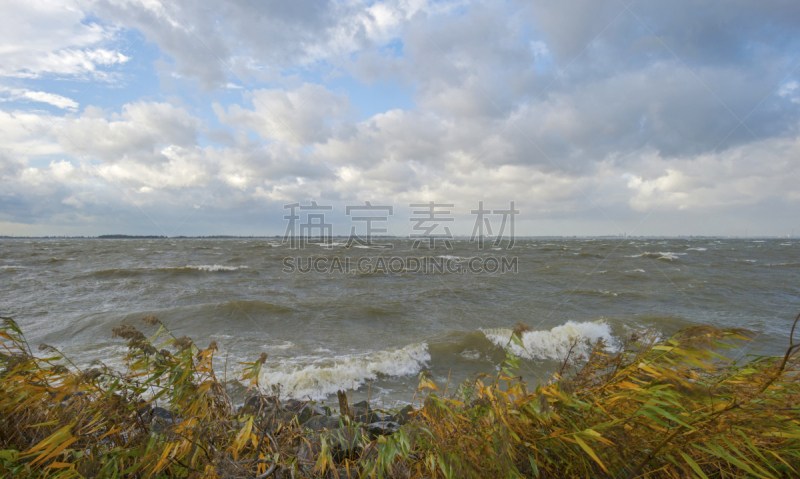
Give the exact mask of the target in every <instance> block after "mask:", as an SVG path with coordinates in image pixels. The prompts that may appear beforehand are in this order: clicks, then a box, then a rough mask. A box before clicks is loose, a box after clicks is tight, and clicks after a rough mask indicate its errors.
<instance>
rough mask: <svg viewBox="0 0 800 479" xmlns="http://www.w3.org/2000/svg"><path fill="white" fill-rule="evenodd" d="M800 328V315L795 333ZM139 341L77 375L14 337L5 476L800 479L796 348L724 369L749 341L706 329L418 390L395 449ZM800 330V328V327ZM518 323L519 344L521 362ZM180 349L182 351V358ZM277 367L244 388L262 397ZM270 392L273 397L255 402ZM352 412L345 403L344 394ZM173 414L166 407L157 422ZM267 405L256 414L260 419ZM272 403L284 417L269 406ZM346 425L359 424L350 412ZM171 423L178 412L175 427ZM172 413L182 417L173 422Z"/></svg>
mask: <svg viewBox="0 0 800 479" xmlns="http://www.w3.org/2000/svg"><path fill="white" fill-rule="evenodd" d="M798 319H800V316H799V317H798ZM144 323H145V324H146V326H148V327H154V328H155V327H158V331H157V332H156V333H155V334H153V336H152V337H150V338H147V337H146V336H145V335H144V334H143V333H141V332H140V331H138V330H137V329H136V328H134V327H133V326H131V325H123V326H119V327H117V328H115V329H114V336H116V337H120V338H122V339H125V340H127V342H128V346H129V354H128V356H127V358H126V364H127V369H126V371H124V372H116V371H113V370H112V369H110V368H108V367H105V366H103V365H98V367H97V368H94V369H88V370H86V369H85V370H81V369H79V368H78V367H76V366H75V365H74V364H72V363H70V362H69V360H68V359H67V358H64V357H63V356H62V355H61V354H60V353H59V352H58V351H57V350H55V348H52V347H50V346H47V345H42V346H40V347H39V350H40V351H41V353H40V355H41V354H44V355H46V356H47V357H37V356H35V355H34V353H33V351H32V350H31V349H30V346H29V345H28V343H27V342H26V341H25V338H24V336H23V334H22V331H21V330H20V328H19V327H18V326H17V324H16V323H15V322H14V321H13V320H11V319H9V318H3V323H2V326H1V327H0V337H2V340H3V342H2V346H0V473H2V474H4V475H6V476H14V477H103V478H105V477H120V478H122V477H192V478H200V477H209V478H211V477H220V478H221V477H258V478H262V479H263V478H267V477H292V478H305V477H365V478H366V477H376V478H377V477H387V478H417V477H427V478H483V477H485V478H500V477H538V478H571V477H582V478H583V477H592V478H594V477H601V478H602V477H613V478H626V477H627V478H633V477H653V478H661V477H699V478H738V477H753V478H756V477H758V478H779V477H798V475H800V472H798V471H800V423H799V422H798V420H800V414H799V413H800V410H799V409H798V402H799V401H800V384H798V354H797V351H798V350H799V349H800V344H795V343H794V342H793V336H794V328H793V330H792V336H791V337H790V344H789V346H788V348H787V350H786V353H785V355H784V356H782V357H748V358H747V361H746V362H743V363H738V362H735V361H732V360H730V359H728V356H730V355H727V356H726V355H724V354H720V351H721V350H722V348H725V349H727V350H729V348H732V347H735V346H736V345H737V344H739V343H741V342H742V341H747V340H748V337H749V336H750V333H749V332H748V331H744V330H720V329H716V328H712V327H692V328H689V329H686V330H684V331H681V332H680V333H678V334H677V335H675V336H674V337H672V338H669V339H666V340H661V339H659V338H658V336H657V335H655V334H652V333H638V334H634V335H632V336H631V337H630V338H627V340H626V341H625V342H624V344H622V346H621V347H619V348H617V350H615V351H610V350H609V349H608V348H606V345H604V344H603V343H602V342H600V343H598V344H596V345H595V347H594V349H593V352H592V353H591V355H590V356H589V357H585V358H583V357H574V355H569V356H568V357H567V358H566V359H565V361H564V364H563V365H562V367H561V370H560V371H559V372H558V373H556V374H554V376H553V377H552V378H551V380H549V381H548V382H546V383H540V384H538V385H536V386H535V387H533V386H532V385H528V384H526V383H525V382H523V381H522V380H521V378H520V377H519V376H518V371H519V367H520V360H519V359H518V358H516V357H515V356H514V355H513V353H512V352H511V348H507V350H508V352H507V354H506V360H505V362H504V363H503V365H502V368H501V372H500V373H499V374H498V375H497V376H496V377H488V376H481V377H477V378H473V379H471V380H469V381H467V382H465V383H463V384H461V385H459V386H457V387H454V388H452V389H454V391H450V389H451V387H450V385H449V384H448V385H445V386H444V390H439V388H438V387H437V386H436V385H435V384H433V383H432V382H431V381H430V380H429V379H428V378H427V377H426V376H425V375H421V376H420V386H419V390H418V397H420V398H421V399H420V400H419V401H420V404H419V408H418V409H417V410H416V411H413V412H412V413H411V415H410V418H409V422H408V423H406V424H405V425H404V426H402V427H401V428H400V429H399V430H396V431H393V434H390V435H377V436H376V435H375V434H372V433H371V432H369V431H368V430H367V429H366V428H364V427H362V426H359V425H358V424H357V423H356V422H355V421H356V420H357V417H356V416H355V415H354V414H353V413H351V414H350V415H341V416H339V420H338V421H336V424H335V425H331V427H330V430H327V429H325V430H321V431H313V430H311V429H309V428H307V427H305V426H304V425H301V422H302V419H301V417H300V416H301V415H302V414H301V413H300V412H301V410H305V408H303V406H304V405H301V407H300V408H298V409H297V410H296V411H294V412H292V411H287V410H286V409H285V408H281V407H278V406H277V403H271V402H270V401H272V400H270V399H268V398H266V397H262V396H259V397H258V398H257V399H258V400H257V401H256V402H255V403H250V404H251V406H249V407H245V408H242V409H239V410H238V411H237V410H235V408H234V406H233V404H232V401H231V399H230V397H229V396H228V393H227V391H226V387H225V384H224V381H220V380H219V378H217V377H216V375H215V373H214V368H213V365H214V354H215V352H216V345H215V344H214V343H213V342H212V343H211V345H209V347H207V348H205V349H201V348H199V347H198V346H196V345H195V344H193V343H192V341H191V340H190V339H189V338H186V337H182V338H176V337H174V336H172V334H171V333H170V332H169V331H168V330H167V329H166V328H164V326H163V325H162V324H161V323H160V321H159V320H158V319H157V318H155V317H153V316H148V317H146V318H144ZM796 324H797V320H796V321H795V325H796ZM524 330H525V327H524V325H518V327H517V329H515V333H514V334H513V335H512V338H511V341H513V342H515V343H516V344H517V345H519V346H520V347H521V346H522V342H521V341H520V339H519V338H520V336H521V334H522V333H523V331H524ZM169 349H171V350H172V351H170V350H169ZM265 361H266V355H262V357H261V358H260V359H258V360H257V361H254V362H252V363H248V364H246V365H245V366H246V369H245V373H244V375H243V377H242V378H240V379H241V380H242V381H245V382H247V383H248V384H249V385H250V387H251V388H254V389H255V390H256V391H258V389H259V388H258V375H259V371H260V368H261V366H262V365H263V364H264V363H265ZM259 394H260V392H259ZM340 399H341V396H340ZM156 404H162V405H166V406H167V407H168V409H159V408H156V407H154V406H155V405H156ZM252 404H256V405H257V407H252ZM270 404H271V405H270ZM345 409H347V407H346V405H345ZM165 411H167V412H168V414H166V415H165V414H163V413H164V412H165ZM173 414H174V416H172V415H173Z"/></svg>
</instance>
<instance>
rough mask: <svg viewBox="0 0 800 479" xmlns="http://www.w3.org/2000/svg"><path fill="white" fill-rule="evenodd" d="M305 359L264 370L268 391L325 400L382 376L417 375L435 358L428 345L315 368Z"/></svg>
mask: <svg viewBox="0 0 800 479" xmlns="http://www.w3.org/2000/svg"><path fill="white" fill-rule="evenodd" d="M303 359H304V358H297V359H295V360H294V361H284V362H282V363H281V364H280V365H279V366H277V367H275V368H271V369H265V370H262V372H261V377H260V383H261V384H262V385H266V386H267V387H269V386H274V385H278V384H280V387H281V394H282V395H284V396H287V397H292V398H298V399H299V398H311V399H314V400H322V399H325V398H326V397H327V396H328V395H329V394H333V393H335V392H336V391H337V390H339V389H346V388H351V387H355V388H358V387H359V386H361V385H362V384H364V383H365V382H367V381H370V380H374V379H376V378H377V377H378V376H395V377H400V376H406V375H413V374H417V373H418V372H419V371H420V370H421V369H422V366H423V365H425V363H427V362H428V361H430V359H431V356H430V354H429V353H428V345H427V344H424V343H420V344H411V345H409V346H406V347H404V348H400V349H388V350H384V351H375V352H371V353H366V354H359V355H345V356H336V357H333V358H324V359H318V360H314V361H313V362H312V363H311V364H308V363H305V364H303V362H302V361H303ZM306 359H308V358H306ZM298 362H299V363H298Z"/></svg>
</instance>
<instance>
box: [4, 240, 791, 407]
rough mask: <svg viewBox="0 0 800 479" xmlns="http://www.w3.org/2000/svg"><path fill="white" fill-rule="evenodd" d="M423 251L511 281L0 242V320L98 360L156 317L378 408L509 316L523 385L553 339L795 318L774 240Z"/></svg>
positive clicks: (783, 328) (262, 250)
mask: <svg viewBox="0 0 800 479" xmlns="http://www.w3.org/2000/svg"><path fill="white" fill-rule="evenodd" d="M393 243H394V244H395V250H394V251H392V252H387V251H385V250H381V249H345V248H342V247H337V248H334V249H332V250H326V249H323V248H321V247H318V246H313V245H312V246H310V247H308V248H307V249H306V250H304V251H302V252H301V253H300V254H302V255H303V256H308V255H309V254H313V255H315V256H321V255H322V256H326V257H328V258H332V257H333V256H337V255H338V256H340V257H343V256H350V257H351V258H355V259H357V258H359V257H362V256H369V257H376V256H379V255H385V256H389V255H398V256H407V255H414V256H418V255H421V254H422V253H423V252H419V251H413V250H411V242H408V241H402V240H397V241H393ZM424 254H426V255H439V254H442V255H447V256H453V257H459V258H473V257H481V258H486V257H491V256H501V255H504V256H507V257H512V256H516V257H518V258H519V260H518V261H519V263H518V265H519V272H518V273H517V274H504V275H501V274H488V273H484V274H479V275H473V274H453V273H437V274H422V273H411V272H400V273H395V274H393V273H381V272H379V273H371V274H349V275H344V274H316V273H310V274H305V275H301V274H286V273H285V272H283V263H282V262H283V260H284V258H285V257H287V256H297V255H298V252H297V251H290V250H288V249H287V247H286V246H280V245H279V243H278V242H277V241H275V240H268V239H225V240H211V239H156V240H100V239H91V240H89V239H87V240H72V239H70V240H66V239H50V240H3V241H0V292H1V293H2V294H1V296H0V314H2V315H9V316H12V317H14V318H16V319H17V320H18V321H19V323H20V324H21V325H22V326H23V328H24V330H25V331H26V334H27V336H28V338H29V339H30V341H31V342H32V343H33V344H34V345H35V344H38V343H39V342H47V343H48V344H52V345H54V346H56V347H59V348H60V349H62V351H63V352H64V353H66V354H67V355H69V356H70V357H71V358H72V359H73V361H75V362H76V363H78V364H88V363H90V362H91V361H93V360H95V359H100V360H103V361H104V362H106V363H107V364H110V365H119V364H120V361H119V359H120V358H121V357H122V355H123V354H124V352H125V347H124V343H123V342H122V341H121V340H118V339H116V340H112V339H111V338H110V332H111V329H112V328H113V327H114V326H116V325H118V324H120V323H121V322H129V323H132V324H136V325H137V326H142V327H143V325H141V323H140V322H139V319H140V318H141V317H142V316H144V315H146V314H156V315H158V316H159V317H160V318H161V319H162V320H163V322H164V323H165V324H166V325H167V326H168V327H169V328H170V329H172V331H173V332H174V333H175V334H176V335H188V336H190V337H192V338H193V339H194V340H195V342H196V343H198V344H199V345H200V346H204V345H206V344H208V343H209V342H210V341H212V340H215V341H216V343H217V345H218V346H219V347H220V349H221V353H222V357H223V358H224V356H226V355H227V356H228V361H227V363H228V366H227V375H228V377H229V378H230V377H232V376H234V375H235V374H236V373H237V372H238V371H239V370H240V369H239V368H240V366H239V365H238V364H237V363H238V362H241V361H253V360H254V359H255V358H257V357H258V356H259V355H260V354H261V352H267V353H268V354H269V360H268V362H267V368H266V369H267V370H266V372H265V373H264V375H263V377H262V381H263V383H264V384H281V388H282V393H283V395H286V396H292V397H311V398H314V399H325V398H326V397H328V396H329V395H330V394H331V393H335V391H336V390H337V389H342V388H351V387H355V388H358V392H357V393H356V395H355V397H356V398H358V397H360V396H365V395H366V394H367V391H369V394H370V395H371V397H372V398H376V397H377V398H380V399H379V400H382V401H385V402H386V403H387V404H396V403H397V402H402V401H409V400H410V399H411V397H412V395H413V389H414V385H416V381H417V374H418V373H419V372H420V371H421V370H428V371H429V372H430V373H432V375H433V377H434V379H435V380H436V381H437V382H440V383H444V382H446V381H447V379H448V376H450V382H451V383H454V382H457V381H460V380H462V379H464V378H465V377H467V376H468V375H469V374H471V373H474V372H489V373H491V372H494V371H495V370H496V368H497V365H498V364H499V363H500V361H501V360H502V357H503V349H502V346H503V345H504V344H505V343H506V342H507V340H508V338H509V337H510V334H511V330H510V328H512V327H513V326H514V324H515V323H517V322H519V321H522V322H525V323H527V324H528V325H529V326H531V328H532V331H530V332H528V333H525V335H524V337H523V339H524V344H525V346H526V347H525V349H524V350H521V349H518V350H517V351H516V352H517V353H518V354H520V355H521V356H523V357H525V358H526V360H525V365H524V374H525V377H526V378H527V379H530V380H535V379H536V378H539V377H547V376H548V374H549V373H550V372H551V371H552V369H553V367H554V365H555V361H557V360H558V359H559V357H561V356H563V354H564V353H565V351H566V348H568V347H569V344H570V342H571V338H573V337H580V338H585V339H588V340H595V339H598V338H605V339H607V340H608V341H609V342H610V343H611V344H612V345H613V343H614V341H615V340H616V338H618V337H620V336H621V335H623V334H626V332H627V331H629V330H630V328H643V327H656V328H659V329H660V330H662V331H663V332H664V333H665V334H669V333H671V332H674V331H676V330H678V329H680V328H683V327H685V326H687V325H691V324H698V323H706V324H713V325H716V326H719V327H733V326H736V327H745V328H751V329H755V330H759V331H761V334H760V335H759V336H758V337H757V340H756V341H755V342H754V343H753V344H752V352H754V353H755V352H757V353H759V354H776V353H778V352H780V351H781V350H782V349H783V348H785V346H786V344H787V341H788V332H789V328H790V325H791V322H792V320H793V318H794V316H795V315H796V314H797V313H798V309H800V300H798V298H797V295H798V294H800V286H798V273H799V272H800V244H799V243H795V242H794V241H793V240H787V239H777V240H776V239H767V240H745V239H713V238H705V239H663V240H661V239H548V238H537V239H529V240H517V245H516V247H515V248H514V249H513V250H510V251H509V250H493V249H491V248H487V250H484V251H479V250H478V249H477V246H476V245H475V244H471V243H468V242H467V241H456V242H455V243H454V249H453V250H452V251H442V252H439V250H438V249H437V250H436V251H435V252H429V251H427V252H424ZM221 363H222V364H220V367H221V368H224V361H222V362H221ZM334 397H335V395H334Z"/></svg>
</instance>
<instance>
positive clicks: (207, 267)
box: [186, 264, 247, 271]
mask: <svg viewBox="0 0 800 479" xmlns="http://www.w3.org/2000/svg"><path fill="white" fill-rule="evenodd" d="M186 267H187V268H189V269H196V270H200V271H236V270H238V269H247V266H222V265H219V264H215V265H208V264H201V265H188V266H186Z"/></svg>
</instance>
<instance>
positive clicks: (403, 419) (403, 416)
mask: <svg viewBox="0 0 800 479" xmlns="http://www.w3.org/2000/svg"><path fill="white" fill-rule="evenodd" d="M412 412H414V407H413V406H411V405H408V406H406V407H404V408H403V409H401V410H400V411H398V413H397V414H395V415H394V422H396V423H398V424H400V425H403V424H406V423H407V422H408V415H409V414H410V413H412Z"/></svg>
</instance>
